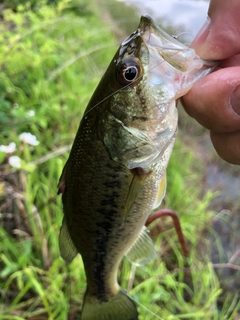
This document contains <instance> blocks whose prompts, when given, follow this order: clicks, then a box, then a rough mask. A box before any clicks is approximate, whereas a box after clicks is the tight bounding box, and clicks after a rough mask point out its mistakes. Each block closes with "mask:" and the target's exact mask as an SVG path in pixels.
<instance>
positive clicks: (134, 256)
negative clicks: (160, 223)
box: [125, 227, 156, 266]
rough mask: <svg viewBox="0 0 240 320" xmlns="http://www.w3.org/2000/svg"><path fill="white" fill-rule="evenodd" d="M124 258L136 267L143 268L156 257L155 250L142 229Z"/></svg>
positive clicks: (146, 231)
mask: <svg viewBox="0 0 240 320" xmlns="http://www.w3.org/2000/svg"><path fill="white" fill-rule="evenodd" d="M125 256H126V258H127V259H128V260H129V261H131V262H132V263H133V264H135V265H136V266H143V265H145V264H146V263H148V262H150V261H151V260H153V259H155V257H156V250H155V248H154V244H153V242H152V239H151V238H150V237H149V235H148V230H147V228H146V227H143V228H142V230H141V232H140V234H139V236H138V238H137V240H136V241H135V242H134V243H133V245H132V246H131V248H130V249H129V250H128V252H127V253H126V254H125Z"/></svg>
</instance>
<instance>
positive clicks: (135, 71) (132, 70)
mask: <svg viewBox="0 0 240 320" xmlns="http://www.w3.org/2000/svg"><path fill="white" fill-rule="evenodd" d="M140 72H141V68H140V66H139V64H138V63H137V62H136V61H133V60H127V61H124V62H123V63H121V65H120V66H119V67H118V69H117V81H118V82H119V83H120V84H121V85H123V86H126V85H128V84H131V83H133V82H134V81H136V80H137V79H138V78H139V76H140Z"/></svg>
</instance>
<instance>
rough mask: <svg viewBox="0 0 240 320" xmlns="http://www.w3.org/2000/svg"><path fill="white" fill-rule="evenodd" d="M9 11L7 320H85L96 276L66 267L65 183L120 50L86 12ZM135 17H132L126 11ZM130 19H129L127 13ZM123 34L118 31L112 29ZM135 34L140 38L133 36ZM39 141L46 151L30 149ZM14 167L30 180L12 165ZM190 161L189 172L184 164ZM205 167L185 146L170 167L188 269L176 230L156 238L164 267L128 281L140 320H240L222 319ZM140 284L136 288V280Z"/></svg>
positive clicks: (5, 43)
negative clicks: (83, 121)
mask: <svg viewBox="0 0 240 320" xmlns="http://www.w3.org/2000/svg"><path fill="white" fill-rule="evenodd" d="M39 5H40V6H41V10H35V11H34V12H33V11H32V10H30V8H28V6H27V5H25V6H20V7H19V8H18V10H17V12H12V11H11V10H9V9H8V10H5V11H3V13H2V14H3V23H1V26H0V29H1V30H0V42H1V46H0V61H1V62H0V79H1V81H0V86H1V91H0V132H1V136H2V137H3V139H2V141H1V144H4V145H8V144H9V143H11V142H14V143H15V144H16V148H15V150H14V151H13V152H12V154H6V153H4V152H0V162H1V166H0V174H1V180H0V212H1V216H0V219H1V225H2V227H0V244H1V245H0V319H1V320H7V319H9V320H10V319H11V320H14V319H16V320H23V319H32V320H33V319H49V320H52V319H58V320H61V319H62V320H66V319H74V318H75V317H76V316H77V315H78V314H79V310H80V308H81V303H82V298H83V294H84V290H85V274H84V269H83V265H82V260H81V257H80V256H78V257H77V258H75V259H74V261H73V262H72V263H71V264H70V265H69V266H67V265H66V264H65V263H64V261H63V260H62V259H61V258H60V256H59V249H58V234H59V228H60V226H61V221H62V205H61V199H60V197H57V196H56V192H57V183H58V179H59V176H60V174H61V171H62V168H63V165H64V163H65V161H66V159H67V156H68V152H69V148H70V146H71V143H72V141H73V138H74V135H75V133H76V130H77V127H78V123H79V121H80V118H81V115H82V113H83V110H84V108H85V106H86V104H87V102H88V100H89V99H90V97H91V94H92V92H93V90H94V88H95V87H96V85H97V83H98V81H99V80H100V78H101V76H102V74H103V72H104V71H105V69H106V67H107V65H108V63H109V61H110V60H111V58H112V56H113V54H114V52H115V50H116V48H117V43H116V38H115V36H114V35H113V33H112V31H111V30H110V27H109V25H107V24H105V23H104V22H103V21H102V20H101V19H100V16H101V15H102V14H103V11H101V9H100V8H99V7H97V6H96V4H94V3H90V4H89V3H88V2H87V1H83V0H82V1H77V2H74V1H70V0H69V1H67V0H63V1H59V3H58V4H57V5H56V6H49V5H46V4H45V2H44V3H41V1H39ZM124 10H125V9H124ZM126 12H127V10H126ZM113 29H114V28H113ZM131 31H133V30H131ZM22 132H31V133H32V134H33V135H35V136H36V138H37V140H38V141H39V144H38V145H36V146H34V145H31V144H28V143H26V142H23V141H21V140H20V139H19V135H20V134H21V133H22ZM11 155H14V156H17V157H19V158H20V168H14V167H11V166H10V165H9V163H8V162H9V157H10V156H11ZM179 159H181V163H179ZM201 172H202V168H201V164H200V163H198V162H197V161H196V159H195V156H194V154H193V152H192V151H191V150H190V149H189V148H187V147H186V146H185V145H184V144H183V143H182V142H181V139H178V141H177V144H176V146H175V149H174V152H173V155H172V158H171V160H170V164H169V167H168V190H167V197H166V199H165V202H164V206H166V207H169V208H171V209H174V210H176V211H177V212H178V214H179V216H180V218H181V223H182V228H183V231H184V234H185V237H186V239H187V242H188V245H189V248H190V255H189V257H188V258H183V256H182V253H181V251H180V246H179V244H178V241H177V237H176V234H175V232H174V230H173V227H172V224H171V221H168V220H167V219H165V220H164V221H163V222H162V224H161V233H160V235H159V236H158V237H156V236H154V234H155V235H156V231H157V230H158V228H159V225H158V224H155V225H154V226H153V227H152V234H153V237H154V240H155V241H156V247H157V248H158V257H157V259H156V260H155V261H153V262H151V263H150V264H148V265H146V266H144V267H143V268H137V270H136V273H135V276H134V277H133V274H134V273H133V271H134V270H132V267H131V265H130V264H129V262H128V261H127V260H125V259H124V261H123V263H122V266H121V268H120V270H119V281H120V283H121V285H122V287H123V288H124V289H127V288H128V286H129V278H130V280H131V281H132V282H133V288H132V290H131V291H130V295H131V296H132V297H133V298H134V299H135V300H136V301H137V303H140V304H141V305H139V311H140V314H141V315H140V319H147V320H150V319H158V318H159V319H164V320H167V319H168V320H171V319H212V320H215V319H220V320H221V319H234V315H235V314H236V313H237V310H239V308H240V306H239V300H238V297H233V296H231V295H230V293H229V294H228V297H227V298H226V300H225V303H224V305H223V308H222V309H221V310H219V309H218V306H217V301H218V297H219V295H220V293H221V287H220V284H219V281H218V279H217V277H216V275H215V272H214V268H213V266H212V264H211V263H210V262H209V257H208V256H206V257H204V258H203V255H201V254H200V253H201V251H202V250H203V249H204V247H205V246H207V242H206V241H205V240H204V237H203V230H204V229H206V227H208V226H209V223H210V220H211V218H212V215H213V213H212V212H210V211H209V209H208V207H209V203H210V201H211V198H212V197H213V196H214V195H212V194H205V195H202V194H201V188H200V185H201V177H202V173H201ZM131 276H132V279H131Z"/></svg>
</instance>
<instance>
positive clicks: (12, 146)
mask: <svg viewBox="0 0 240 320" xmlns="http://www.w3.org/2000/svg"><path fill="white" fill-rule="evenodd" d="M15 150H16V143H15V142H11V143H9V145H8V146H4V145H1V146H0V151H2V152H5V153H12V152H14V151H15Z"/></svg>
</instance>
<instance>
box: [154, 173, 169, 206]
mask: <svg viewBox="0 0 240 320" xmlns="http://www.w3.org/2000/svg"><path fill="white" fill-rule="evenodd" d="M166 188H167V175H166V172H165V173H164V175H163V177H162V179H161V180H160V183H159V187H158V193H157V197H156V199H155V202H154V205H153V207H152V209H156V208H157V207H159V206H160V204H161V203H162V201H163V198H164V197H165V195H166Z"/></svg>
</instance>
